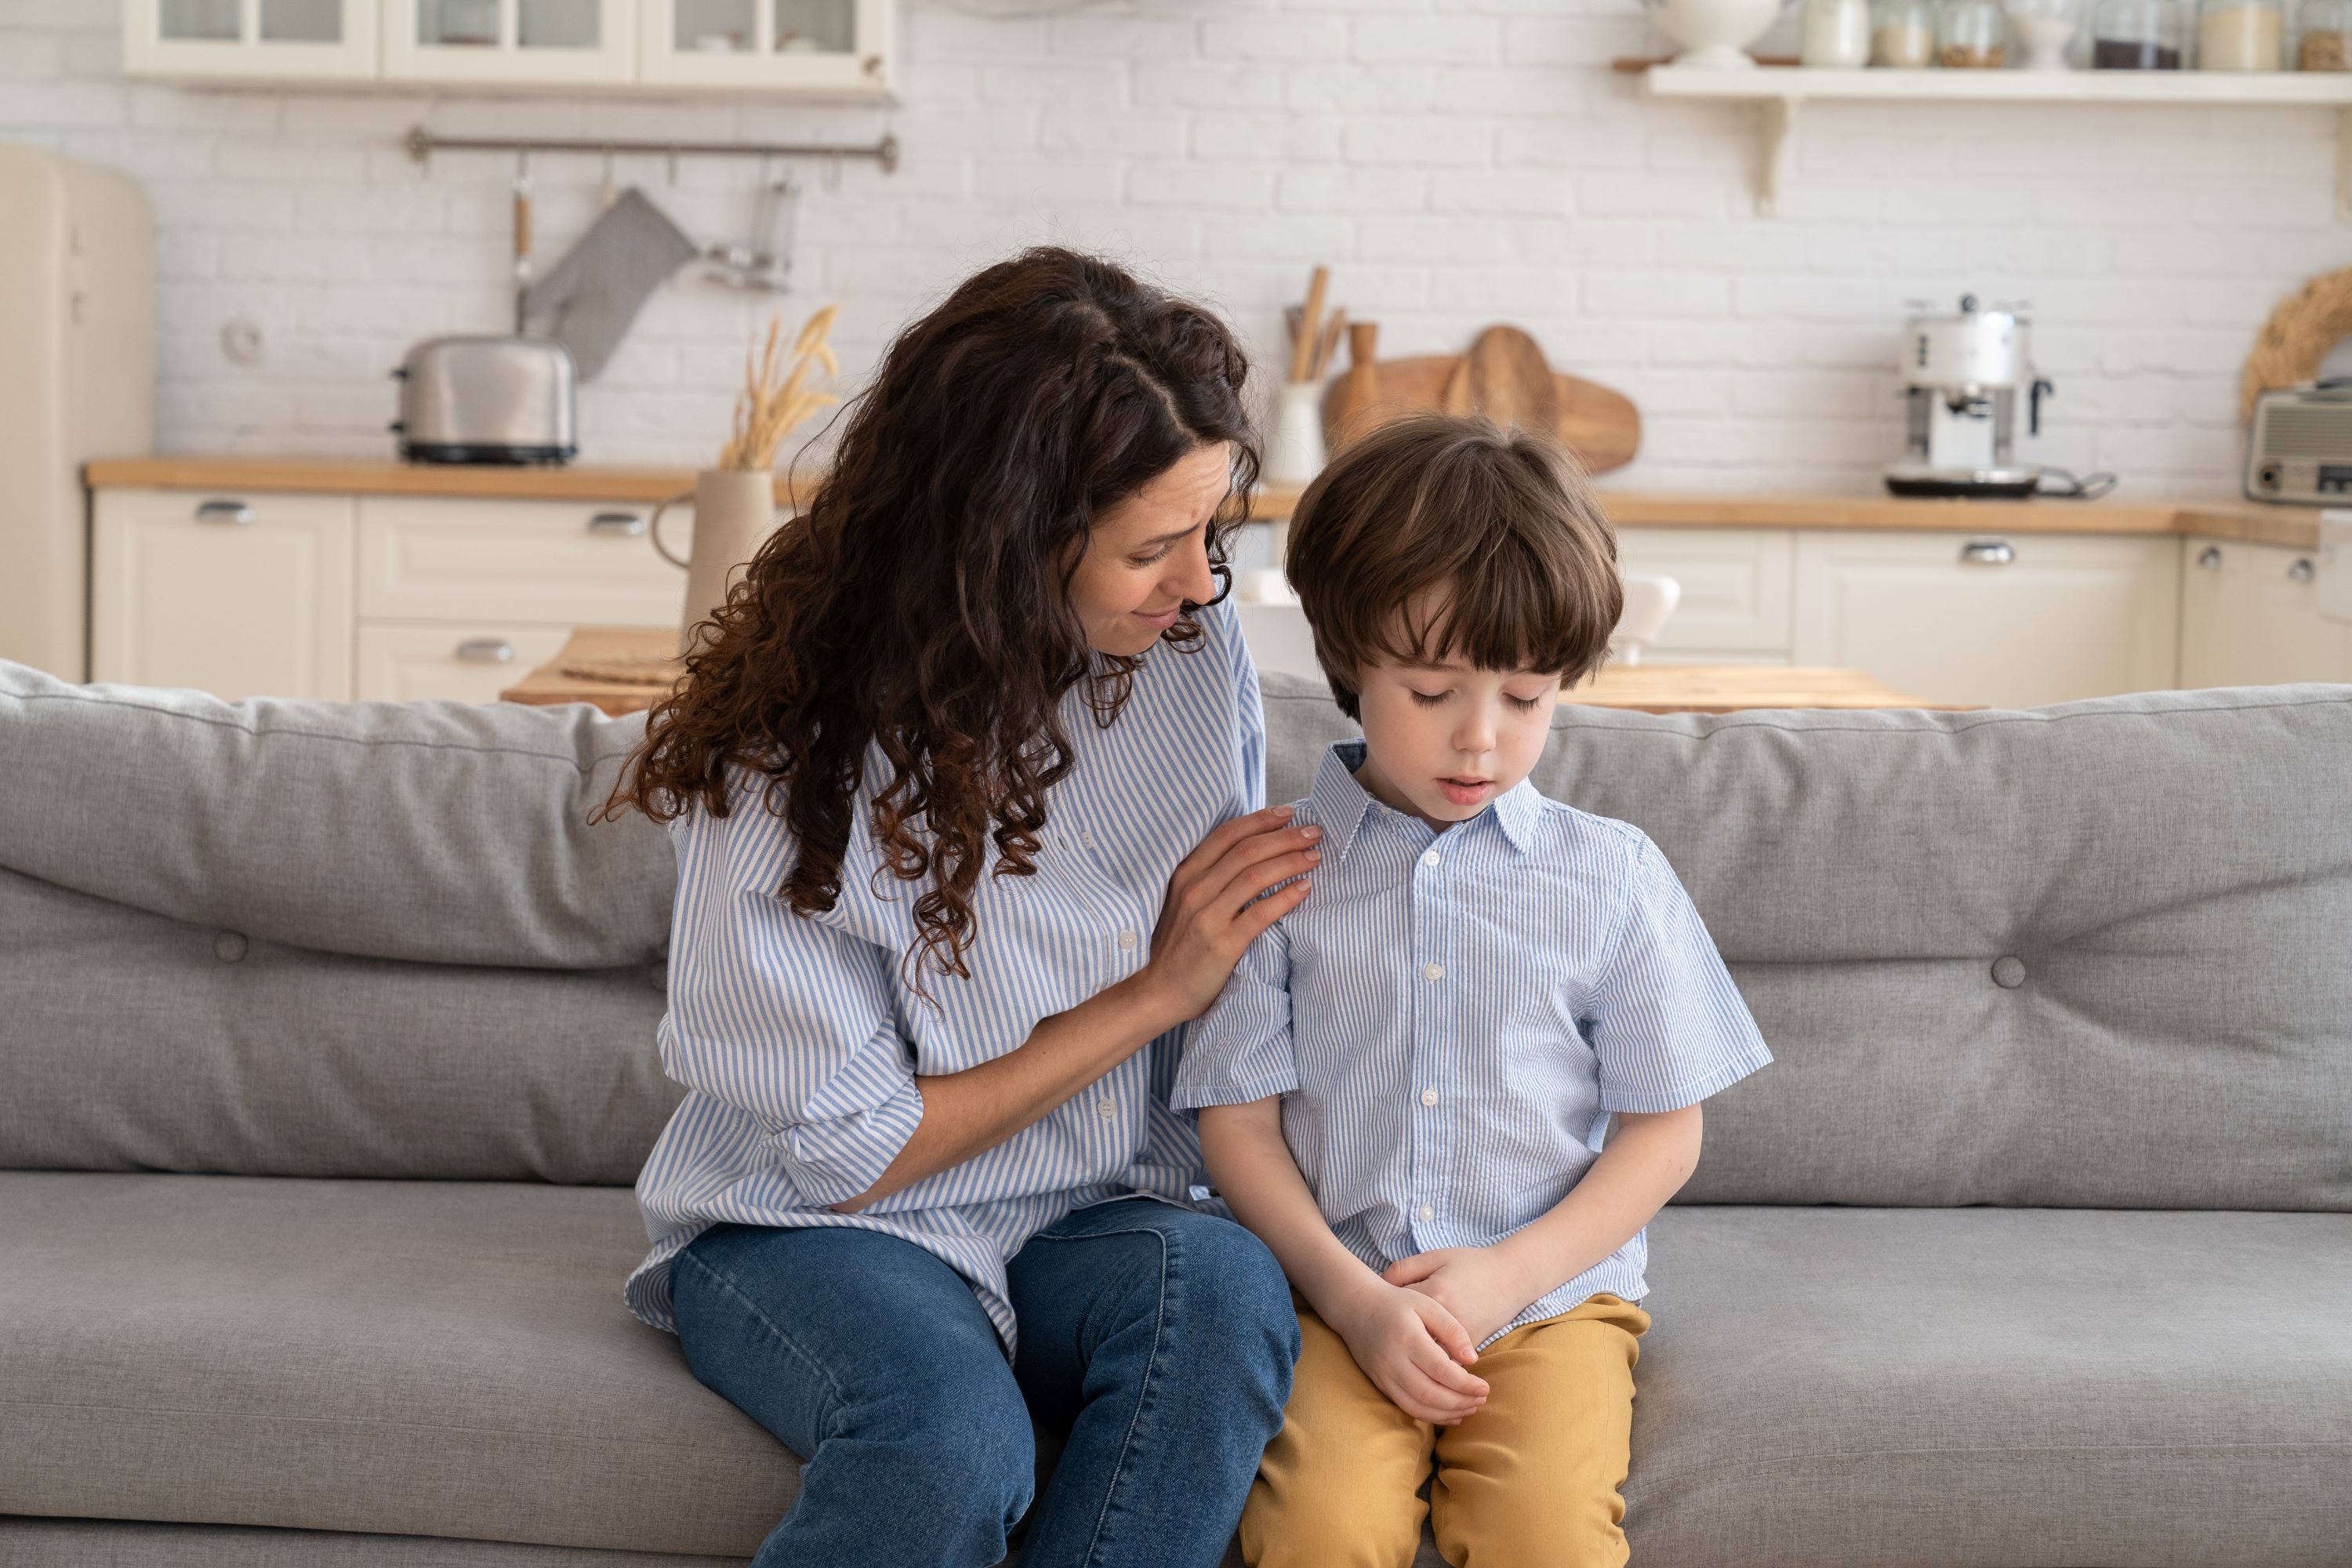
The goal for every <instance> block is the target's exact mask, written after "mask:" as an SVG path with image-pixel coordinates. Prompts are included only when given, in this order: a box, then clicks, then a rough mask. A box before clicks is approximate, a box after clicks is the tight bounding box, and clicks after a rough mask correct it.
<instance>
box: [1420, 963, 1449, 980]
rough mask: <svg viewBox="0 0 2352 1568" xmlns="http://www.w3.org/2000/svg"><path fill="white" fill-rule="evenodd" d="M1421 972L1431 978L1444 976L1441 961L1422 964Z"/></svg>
mask: <svg viewBox="0 0 2352 1568" xmlns="http://www.w3.org/2000/svg"><path fill="white" fill-rule="evenodd" d="M1421 972H1422V973H1423V974H1426V975H1428V976H1429V977H1430V978H1431V979H1432V980H1443V979H1444V978H1445V966H1444V964H1441V963H1425V964H1423V965H1422V968H1421Z"/></svg>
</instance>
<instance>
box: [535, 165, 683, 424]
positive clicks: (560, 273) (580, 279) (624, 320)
mask: <svg viewBox="0 0 2352 1568" xmlns="http://www.w3.org/2000/svg"><path fill="white" fill-rule="evenodd" d="M699 254H701V252H700V250H699V249H698V247H696V245H695V243H694V242H693V241H692V240H690V239H688V238H687V237H686V236H685V234H683V233H682V232H680V230H679V228H678V226H677V225H676V224H674V223H672V222H671V221H670V220H669V216H668V215H667V214H666V213H664V212H663V211H662V210H661V208H659V207H657V206H656V205H654V204H653V203H652V202H651V201H649V200H647V199H646V194H645V193H644V192H643V191H640V190H637V189H635V187H632V188H630V189H628V190H625V191H623V192H622V193H621V195H620V196H619V197H618V198H617V199H616V200H614V203H613V205H611V206H608V207H606V208H605V209H604V212H602V213H601V214H599V215H598V216H597V218H596V221H595V222H594V223H593V224H590V225H589V226H588V232H587V233H586V234H583V235H582V236H581V237H580V243H579V244H577V245H575V246H573V247H572V248H571V249H570V250H567V251H565V252H564V253H563V259H562V260H561V261H559V262H557V263H556V264H555V265H554V266H553V267H551V268H549V269H548V273H547V276H546V277H544V278H542V279H540V280H539V281H538V282H536V283H533V284H531V285H530V287H529V288H527V289H524V290H523V294H522V314H523V330H524V331H527V332H530V333H532V334H534V335H536V336H539V337H548V338H553V339H554V340H555V341H556V342H560V343H562V345H563V346H564V347H565V348H567V349H570V350H571V351H572V359H573V361H574V362H575V363H577V364H578V365H579V369H580V379H581V380H583V381H593V380H595V379H596V374H597V372H599V371H601V370H603V369H604V362H605V361H606V360H609V359H611V358H612V357H613V351H614V349H616V348H618V347H620V344H621V340H622V339H623V338H624V337H626V336H627V335H628V331H629V323H630V322H631V321H635V320H636V319H637V311H638V310H641V309H643V308H644V306H645V302H646V300H647V299H648V298H650V297H651V296H652V294H653V291H654V290H655V289H658V288H660V287H661V286H662V284H663V282H664V281H665V280H667V279H668V277H669V275H670V274H671V273H673V272H675V271H677V269H678V268H681V267H683V266H685V265H686V264H687V263H688V261H690V260H692V259H693V258H695V257H696V256H698V255H699Z"/></svg>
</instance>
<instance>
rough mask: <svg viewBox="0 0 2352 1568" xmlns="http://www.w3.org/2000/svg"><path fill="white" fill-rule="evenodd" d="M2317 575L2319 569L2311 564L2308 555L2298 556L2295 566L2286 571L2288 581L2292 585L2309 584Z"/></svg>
mask: <svg viewBox="0 0 2352 1568" xmlns="http://www.w3.org/2000/svg"><path fill="white" fill-rule="evenodd" d="M2317 575H2319V569H2318V568H2317V567H2315V566H2314V565H2313V564H2312V563H2311V557H2310V556H2308V555H2298V556H2296V557H2295V561H2294V565H2292V566H2290V567H2288V568H2287V569H2286V580H2287V581H2288V582H2290V583H2308V582H2310V581H2311V580H2312V579H2313V578H2314V577H2316V576H2317Z"/></svg>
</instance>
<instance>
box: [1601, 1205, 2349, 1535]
mask: <svg viewBox="0 0 2352 1568" xmlns="http://www.w3.org/2000/svg"><path fill="white" fill-rule="evenodd" d="M1651 1237H1652V1251H1651V1262H1650V1270H1649V1278H1650V1284H1651V1295H1650V1298H1649V1300H1648V1301H1647V1302H1646V1303H1645V1305H1646V1306H1648V1307H1649V1308H1650V1310H1651V1311H1652V1314H1653V1317H1654V1327H1653V1328H1652V1330H1651V1331H1650V1333H1649V1335H1648V1336H1647V1338H1646V1339H1645V1340H1644V1341H1643V1351H1642V1362H1641V1366H1640V1369H1639V1370H1638V1371H1637V1372H1636V1373H1635V1383H1636V1389H1637V1393H1636V1394H1635V1398H1634V1428H1633V1474H1632V1477H1631V1479H1630V1480H1629V1482H1628V1485H1627V1488H1626V1501H1627V1517H1626V1521H1625V1528H1626V1531H1627V1532H1628V1533H1629V1535H1630V1536H1631V1538H1632V1539H1633V1542H1634V1544H1635V1556H1636V1559H1637V1561H1640V1562H1643V1563H1648V1564H1650V1565H1651V1568H1797V1565H1799V1564H1802V1565H1803V1568H1843V1565H1852V1568H1895V1565H1899V1564H1933V1565H1935V1568H2018V1565H2019V1564H2021V1563H2043V1564H2066V1563H2132V1564H2134V1565H2135V1568H2172V1565H2176V1564H2178V1565H2179V1568H2189V1565H2191V1564H2193V1565H2196V1568H2209V1565H2210V1564H2214V1563H2261V1564H2264V1565H2265V1568H2295V1565H2304V1564H2308V1565H2311V1568H2318V1565H2320V1564H2329V1565H2333V1568H2341V1564H2342V1563H2344V1562H2345V1561H2346V1555H2345V1554H2346V1542H2352V1307H2347V1303H2352V1215H2330V1214H2230V1213H2161V1212H2146V1211H2100V1210H2075V1209H2005V1210H2004V1209H1982V1208H1972V1209H1837V1208H1767V1207H1729V1206H1725V1207H1714V1206H1690V1207H1675V1208H1670V1209H1668V1210H1667V1211H1666V1212H1665V1213H1664V1214H1663V1215H1660V1216H1659V1217H1658V1219H1657V1222H1656V1223H1655V1225H1654V1226H1653V1227H1652V1231H1651Z"/></svg>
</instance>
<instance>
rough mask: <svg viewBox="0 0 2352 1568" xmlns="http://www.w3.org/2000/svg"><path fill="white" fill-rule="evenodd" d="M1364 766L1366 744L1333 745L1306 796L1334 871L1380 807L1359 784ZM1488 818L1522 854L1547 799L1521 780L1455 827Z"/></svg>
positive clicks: (1531, 841)
mask: <svg viewBox="0 0 2352 1568" xmlns="http://www.w3.org/2000/svg"><path fill="white" fill-rule="evenodd" d="M1363 765H1364V742H1361V741H1337V742H1333V743H1332V746H1331V749H1330V750H1329V751H1328V752H1325V753H1323V762H1322V764H1321V765H1320V766H1318V768H1317V769H1316V770H1315V787H1314V788H1313V789H1311V790H1309V791H1308V792H1307V812H1308V815H1309V816H1312V817H1313V819H1314V820H1315V821H1316V822H1318V823H1319V824H1320V825H1321V826H1322V828H1323V858H1324V859H1326V860H1327V861H1328V862H1329V863H1330V864H1331V865H1333V866H1335V867H1336V866H1338V865H1339V863H1340V862H1341V861H1342V860H1345V859H1346V858H1348V848H1349V846H1350V845H1352V844H1353V843H1355V841H1356V834H1357V832H1358V830H1359V829H1360V828H1361V827H1362V826H1363V825H1364V818H1365V817H1366V816H1369V815H1370V812H1371V808H1372V807H1373V806H1374V805H1379V804H1380V803H1379V802H1377V801H1375V800H1374V799H1373V798H1372V795H1371V792H1370V791H1369V790H1367V789H1366V788H1364V786H1363V785H1362V784H1359V783H1357V782H1356V770H1357V769H1358V768H1360V767H1362V766H1363ZM1384 809H1385V808H1384ZM1483 816H1493V817H1494V819H1495V821H1496V824H1497V825H1499V826H1501V828H1502V830H1503V837H1505V838H1506V839H1507V840H1509V842H1510V846H1511V847H1512V848H1513V849H1515V850H1517V851H1518V852H1519V853H1520V854H1522V855H1524V854H1526V853H1527V852H1528V849H1530V848H1532V847H1534V845H1535V836H1536V824H1537V821H1538V819H1539V818H1540V817H1541V816H1543V795H1541V793H1540V792H1538V790H1537V788H1536V786H1535V783H1534V781H1533V780H1530V779H1521V780H1520V781H1519V782H1518V783H1517V784H1513V785H1512V786H1511V787H1510V788H1509V789H1507V790H1505V791H1504V792H1503V793H1502V794H1501V795H1496V797H1495V799H1494V801H1493V803H1492V804H1490V805H1488V806H1487V807H1486V810H1485V811H1482V812H1480V813H1479V814H1478V816H1474V817H1471V818H1470V819H1469V821H1468V822H1463V823H1458V824H1456V825H1455V827H1456V829H1457V830H1458V829H1459V828H1462V827H1467V826H1470V825H1471V824H1472V823H1475V822H1476V821H1478V819H1479V817H1483Z"/></svg>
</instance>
